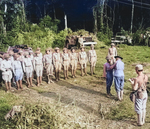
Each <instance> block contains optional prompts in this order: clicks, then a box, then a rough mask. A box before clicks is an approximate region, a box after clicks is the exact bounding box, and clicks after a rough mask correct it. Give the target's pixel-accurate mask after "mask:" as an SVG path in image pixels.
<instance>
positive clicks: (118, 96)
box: [117, 91, 121, 101]
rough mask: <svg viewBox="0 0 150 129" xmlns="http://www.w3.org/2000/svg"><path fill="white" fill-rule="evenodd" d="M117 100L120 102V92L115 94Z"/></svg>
mask: <svg viewBox="0 0 150 129" xmlns="http://www.w3.org/2000/svg"><path fill="white" fill-rule="evenodd" d="M117 98H118V100H119V101H120V100H121V98H120V91H118V92H117Z"/></svg>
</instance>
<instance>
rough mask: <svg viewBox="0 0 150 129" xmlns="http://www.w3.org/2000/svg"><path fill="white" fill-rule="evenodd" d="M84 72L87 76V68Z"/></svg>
mask: <svg viewBox="0 0 150 129" xmlns="http://www.w3.org/2000/svg"><path fill="white" fill-rule="evenodd" d="M84 73H85V76H87V71H86V68H84Z"/></svg>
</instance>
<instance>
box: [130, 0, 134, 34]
mask: <svg viewBox="0 0 150 129" xmlns="http://www.w3.org/2000/svg"><path fill="white" fill-rule="evenodd" d="M133 17H134V0H132V14H131V33H132V29H133Z"/></svg>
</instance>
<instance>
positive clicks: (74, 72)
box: [73, 70, 76, 78]
mask: <svg viewBox="0 0 150 129" xmlns="http://www.w3.org/2000/svg"><path fill="white" fill-rule="evenodd" d="M73 74H74V77H75V78H76V70H74V71H73Z"/></svg>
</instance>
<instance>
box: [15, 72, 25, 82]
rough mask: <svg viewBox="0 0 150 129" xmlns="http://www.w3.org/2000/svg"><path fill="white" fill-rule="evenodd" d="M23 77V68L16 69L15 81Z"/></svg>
mask: <svg viewBox="0 0 150 129" xmlns="http://www.w3.org/2000/svg"><path fill="white" fill-rule="evenodd" d="M22 78H23V72H22V70H21V69H18V70H15V81H20V80H22Z"/></svg>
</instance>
